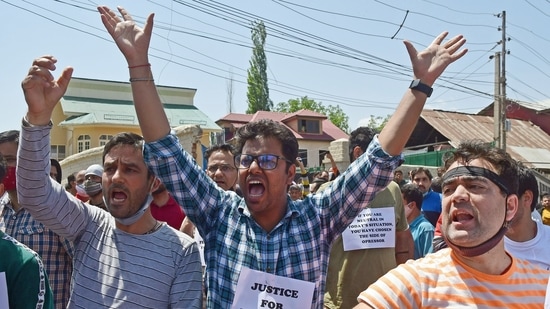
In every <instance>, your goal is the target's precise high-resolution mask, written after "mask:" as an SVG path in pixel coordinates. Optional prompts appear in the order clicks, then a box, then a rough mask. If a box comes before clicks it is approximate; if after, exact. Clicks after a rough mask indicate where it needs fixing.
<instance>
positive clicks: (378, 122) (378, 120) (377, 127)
mask: <svg viewBox="0 0 550 309" xmlns="http://www.w3.org/2000/svg"><path fill="white" fill-rule="evenodd" d="M390 117H391V115H386V117H382V116H374V115H370V119H369V122H368V123H367V127H369V128H371V129H373V130H374V131H376V132H380V131H382V129H383V128H384V126H385V125H386V123H388V120H389V119H390Z"/></svg>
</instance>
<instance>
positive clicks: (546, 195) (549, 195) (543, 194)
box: [540, 192, 550, 200]
mask: <svg viewBox="0 0 550 309" xmlns="http://www.w3.org/2000/svg"><path fill="white" fill-rule="evenodd" d="M545 197H549V198H550V193H548V192H543V193H542V194H541V195H540V199H541V200H542V199H543V198H545Z"/></svg>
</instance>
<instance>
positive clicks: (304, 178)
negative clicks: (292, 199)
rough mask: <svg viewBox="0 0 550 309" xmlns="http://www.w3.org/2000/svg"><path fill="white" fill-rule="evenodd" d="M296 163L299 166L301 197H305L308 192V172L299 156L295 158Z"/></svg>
mask: <svg viewBox="0 0 550 309" xmlns="http://www.w3.org/2000/svg"><path fill="white" fill-rule="evenodd" d="M296 165H298V167H299V168H300V183H301V189H302V197H301V198H300V199H302V198H305V197H306V196H307V195H308V194H309V172H308V171H307V169H306V167H305V166H304V162H303V161H302V158H301V157H297V158H296Z"/></svg>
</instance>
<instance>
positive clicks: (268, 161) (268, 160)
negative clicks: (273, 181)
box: [235, 154, 292, 170]
mask: <svg viewBox="0 0 550 309" xmlns="http://www.w3.org/2000/svg"><path fill="white" fill-rule="evenodd" d="M279 159H281V160H284V161H286V162H288V163H290V164H292V161H290V160H287V159H286V158H284V157H280V156H278V155H274V154H263V155H258V156H253V155H249V154H238V155H236V156H235V166H237V168H239V169H246V168H250V165H252V162H253V161H256V162H257V163H258V166H259V167H260V168H261V169H264V170H272V169H274V168H276V167H277V162H278V161H279Z"/></svg>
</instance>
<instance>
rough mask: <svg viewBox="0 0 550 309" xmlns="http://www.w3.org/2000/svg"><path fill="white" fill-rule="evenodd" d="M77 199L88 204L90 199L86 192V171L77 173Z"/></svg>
mask: <svg viewBox="0 0 550 309" xmlns="http://www.w3.org/2000/svg"><path fill="white" fill-rule="evenodd" d="M75 179H76V195H75V196H76V198H77V199H79V200H81V201H83V202H84V203H86V202H87V201H88V200H89V199H90V197H89V196H88V195H87V194H86V190H84V181H86V170H85V169H84V170H80V171H78V172H77V173H76V176H75Z"/></svg>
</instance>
